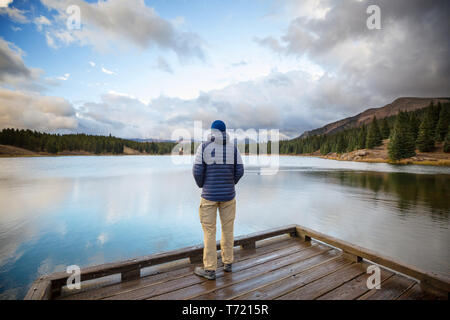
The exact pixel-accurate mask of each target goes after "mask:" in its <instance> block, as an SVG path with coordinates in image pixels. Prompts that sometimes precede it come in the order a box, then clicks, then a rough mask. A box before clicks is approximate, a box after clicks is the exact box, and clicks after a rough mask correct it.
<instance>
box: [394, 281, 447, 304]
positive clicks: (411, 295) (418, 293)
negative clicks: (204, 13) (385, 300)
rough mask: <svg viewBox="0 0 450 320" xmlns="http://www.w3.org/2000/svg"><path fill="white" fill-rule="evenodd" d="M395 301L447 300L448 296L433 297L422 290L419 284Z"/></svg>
mask: <svg viewBox="0 0 450 320" xmlns="http://www.w3.org/2000/svg"><path fill="white" fill-rule="evenodd" d="M397 300H448V295H447V296H445V295H434V294H430V293H429V292H426V291H425V290H423V289H422V288H421V286H420V284H419V283H416V284H414V285H413V286H412V287H410V288H409V289H408V290H406V291H405V292H403V293H402V294H401V295H400V296H399V297H398V298H397Z"/></svg>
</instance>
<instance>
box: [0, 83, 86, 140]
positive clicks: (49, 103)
mask: <svg viewBox="0 0 450 320" xmlns="http://www.w3.org/2000/svg"><path fill="white" fill-rule="evenodd" d="M77 126H78V121H77V119H76V114H75V109H74V108H73V106H72V105H71V104H70V103H69V102H68V101H67V100H65V99H63V98H59V97H51V96H43V95H40V94H39V93H33V92H27V91H14V90H9V89H4V88H0V128H2V129H3V128H23V129H25V128H26V129H34V130H39V131H47V132H48V131H56V130H61V129H75V128H77Z"/></svg>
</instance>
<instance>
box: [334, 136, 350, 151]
mask: <svg viewBox="0 0 450 320" xmlns="http://www.w3.org/2000/svg"><path fill="white" fill-rule="evenodd" d="M346 148H347V144H346V142H345V139H344V137H343V136H342V135H339V137H338V140H337V145H336V152H337V153H343V152H345V149H346Z"/></svg>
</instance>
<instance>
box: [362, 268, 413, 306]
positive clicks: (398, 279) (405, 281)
mask: <svg viewBox="0 0 450 320" xmlns="http://www.w3.org/2000/svg"><path fill="white" fill-rule="evenodd" d="M415 283H416V281H414V280H412V279H410V278H407V277H405V276H402V275H400V274H395V275H393V276H392V277H391V278H389V279H388V280H386V281H385V282H384V283H383V285H382V286H381V289H378V290H371V291H369V292H367V293H366V294H364V295H362V296H361V297H359V298H358V300H394V299H397V298H398V297H399V296H401V295H402V293H404V292H405V291H406V290H408V289H409V288H410V287H412V286H413V285H414V284H415Z"/></svg>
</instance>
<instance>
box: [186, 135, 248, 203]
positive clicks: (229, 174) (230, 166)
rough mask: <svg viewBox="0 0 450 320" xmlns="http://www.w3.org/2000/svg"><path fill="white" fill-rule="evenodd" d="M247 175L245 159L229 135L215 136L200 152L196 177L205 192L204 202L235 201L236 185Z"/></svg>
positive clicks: (195, 170)
mask: <svg viewBox="0 0 450 320" xmlns="http://www.w3.org/2000/svg"><path fill="white" fill-rule="evenodd" d="M243 174H244V166H243V164H242V158H241V155H240V153H239V150H238V149H237V147H236V145H235V144H234V143H232V142H230V141H229V138H228V135H227V134H226V133H225V132H215V134H212V135H211V139H210V141H208V142H204V143H202V145H200V146H199V147H198V149H197V153H196V155H195V162H194V167H193V175H194V178H195V181H196V183H197V185H198V186H199V187H200V188H203V191H202V198H204V199H206V200H210V201H229V200H232V199H233V198H234V197H235V188H234V186H235V184H236V183H238V181H239V179H240V178H241V177H242V176H243Z"/></svg>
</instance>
